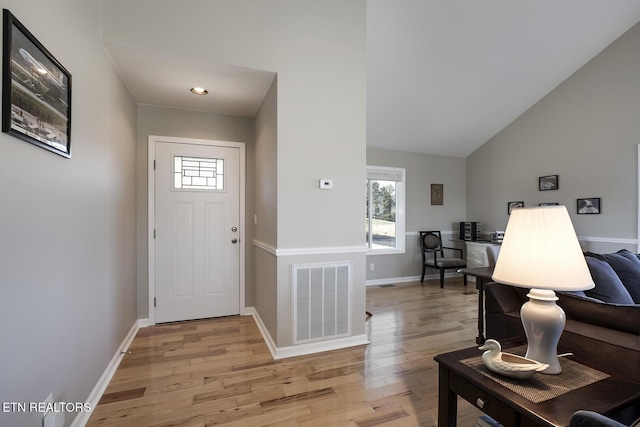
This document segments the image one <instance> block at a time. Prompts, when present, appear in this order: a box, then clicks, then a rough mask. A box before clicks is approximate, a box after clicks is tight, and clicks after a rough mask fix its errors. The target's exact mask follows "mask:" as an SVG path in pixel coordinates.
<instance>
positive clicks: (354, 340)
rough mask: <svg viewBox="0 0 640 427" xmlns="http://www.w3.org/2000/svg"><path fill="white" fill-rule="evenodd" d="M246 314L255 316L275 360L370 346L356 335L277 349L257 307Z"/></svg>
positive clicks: (248, 308) (367, 341)
mask: <svg viewBox="0 0 640 427" xmlns="http://www.w3.org/2000/svg"><path fill="white" fill-rule="evenodd" d="M246 313H247V314H248V315H251V316H253V319H254V320H255V321H256V325H258V329H259V330H260V333H261V334H262V338H263V339H264V341H265V343H266V344H267V347H268V348H269V351H270V352H271V357H273V358H274V359H275V360H277V359H285V358H287V357H294V356H304V355H305V354H313V353H320V352H323V351H330V350H338V349H341V348H347V347H355V346H358V345H367V344H369V339H368V338H367V336H366V335H356V336H352V337H345V338H337V339H333V340H327V341H318V342H313V343H308V344H298V345H292V346H289V347H277V346H276V343H275V341H273V338H272V337H271V334H269V331H268V330H267V328H266V327H265V326H264V323H263V322H262V319H261V318H260V314H258V311H257V310H256V309H255V307H247V308H246Z"/></svg>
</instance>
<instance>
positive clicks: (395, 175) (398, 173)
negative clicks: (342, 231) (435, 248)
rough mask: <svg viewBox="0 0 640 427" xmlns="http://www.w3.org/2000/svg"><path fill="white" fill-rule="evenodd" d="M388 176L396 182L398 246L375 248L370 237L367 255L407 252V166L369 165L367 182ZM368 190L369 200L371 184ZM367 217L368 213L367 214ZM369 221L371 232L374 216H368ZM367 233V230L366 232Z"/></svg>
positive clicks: (389, 179) (367, 244)
mask: <svg viewBox="0 0 640 427" xmlns="http://www.w3.org/2000/svg"><path fill="white" fill-rule="evenodd" d="M385 176H386V177H388V179H386V180H387V181H395V182H396V212H395V213H396V246H395V248H392V247H384V248H373V247H372V246H371V245H372V244H373V239H372V238H369V241H368V242H366V239H365V245H366V246H367V251H366V253H367V255H388V254H404V253H405V252H406V248H405V240H406V239H405V236H406V233H405V223H406V221H405V215H406V212H405V192H406V169H405V168H397V167H390V166H372V165H367V168H366V178H365V183H367V182H368V181H369V180H371V179H373V180H376V179H377V180H380V181H382V180H385V179H384V178H383V177H385ZM367 191H369V197H368V200H371V186H370V185H367ZM366 203H367V202H366V201H365V213H366V209H367V208H368V206H366ZM365 217H366V215H365ZM366 219H367V220H368V221H369V232H371V220H372V218H366ZM365 234H366V232H365Z"/></svg>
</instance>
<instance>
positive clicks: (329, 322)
mask: <svg viewBox="0 0 640 427" xmlns="http://www.w3.org/2000/svg"><path fill="white" fill-rule="evenodd" d="M351 268H352V267H351V263H349V262H346V263H335V264H334V263H332V264H304V265H303V264H296V265H294V266H293V301H294V303H293V317H294V318H293V324H294V331H293V332H294V344H300V343H305V342H310V341H321V340H326V339H331V338H338V337H343V336H348V335H349V334H350V333H351V324H350V319H351V316H350V311H351Z"/></svg>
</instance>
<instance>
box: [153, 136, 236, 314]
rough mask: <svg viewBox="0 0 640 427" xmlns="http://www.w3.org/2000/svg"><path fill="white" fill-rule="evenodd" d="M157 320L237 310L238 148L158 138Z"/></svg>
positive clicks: (156, 203)
mask: <svg viewBox="0 0 640 427" xmlns="http://www.w3.org/2000/svg"><path fill="white" fill-rule="evenodd" d="M155 164H156V170H155V185H154V188H155V197H154V200H155V206H154V212H155V240H154V243H155V251H154V252H155V263H154V264H155V275H154V276H155V296H156V301H155V320H156V322H158V323H161V322H173V321H178V320H187V319H200V318H207V317H218V316H227V315H232V314H239V313H240V244H239V240H240V232H239V227H240V149H239V148H236V147H228V146H212V145H205V144H196V143H177V142H164V141H161V140H157V141H156V146H155Z"/></svg>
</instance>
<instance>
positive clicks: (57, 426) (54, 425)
mask: <svg viewBox="0 0 640 427" xmlns="http://www.w3.org/2000/svg"><path fill="white" fill-rule="evenodd" d="M63 426H64V412H53V411H49V412H47V413H46V415H45V416H44V418H43V419H42V427H63Z"/></svg>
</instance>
